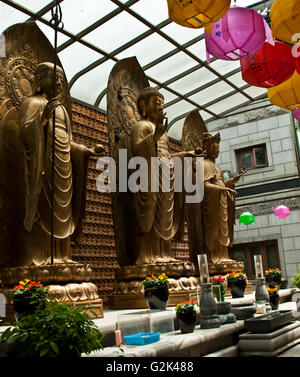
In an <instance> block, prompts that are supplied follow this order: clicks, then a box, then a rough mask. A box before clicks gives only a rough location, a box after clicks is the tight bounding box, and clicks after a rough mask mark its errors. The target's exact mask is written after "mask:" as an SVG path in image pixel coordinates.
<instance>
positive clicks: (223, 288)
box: [212, 276, 226, 301]
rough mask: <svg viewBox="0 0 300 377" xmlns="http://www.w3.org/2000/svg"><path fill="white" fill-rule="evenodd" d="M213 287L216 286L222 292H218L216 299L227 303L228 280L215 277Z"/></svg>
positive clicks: (222, 277)
mask: <svg viewBox="0 0 300 377" xmlns="http://www.w3.org/2000/svg"><path fill="white" fill-rule="evenodd" d="M212 286H213V287H212V288H214V286H219V287H220V292H216V298H217V300H218V301H225V293H226V278H225V277H224V276H217V277H214V278H213V280H212Z"/></svg>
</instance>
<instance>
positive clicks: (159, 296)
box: [142, 273, 169, 310]
mask: <svg viewBox="0 0 300 377" xmlns="http://www.w3.org/2000/svg"><path fill="white" fill-rule="evenodd" d="M142 283H143V286H144V296H145V299H146V302H147V305H148V306H149V308H150V309H160V310H165V309H166V307H167V304H168V300H169V280H168V276H167V275H166V274H165V273H162V274H161V275H159V276H155V275H153V274H151V275H149V276H146V278H145V280H143V281H142Z"/></svg>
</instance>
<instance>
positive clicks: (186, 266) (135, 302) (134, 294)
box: [109, 262, 200, 309]
mask: <svg viewBox="0 0 300 377" xmlns="http://www.w3.org/2000/svg"><path fill="white" fill-rule="evenodd" d="M163 272H164V273H166V275H167V276H168V278H169V301H168V306H175V305H177V304H179V303H180V302H182V301H185V300H190V299H191V296H193V297H194V296H196V295H197V288H199V281H198V278H197V277H195V276H193V275H195V274H196V268H195V266H194V264H193V263H189V262H188V263H187V262H170V263H156V264H147V265H146V264H145V265H134V266H125V267H122V268H121V269H120V271H117V273H116V276H117V278H118V282H117V283H116V286H115V289H114V294H113V295H112V296H110V297H109V308H110V309H144V308H147V304H146V301H145V298H144V286H143V284H142V281H143V280H144V279H145V277H146V276H147V275H150V274H153V275H155V276H158V275H161V274H162V273H163ZM199 289H200V288H199Z"/></svg>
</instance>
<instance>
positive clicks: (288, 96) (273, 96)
mask: <svg viewBox="0 0 300 377" xmlns="http://www.w3.org/2000/svg"><path fill="white" fill-rule="evenodd" d="M268 96H269V100H270V102H271V103H272V104H273V105H276V106H278V107H281V108H283V109H286V110H291V111H293V110H296V109H298V108H299V107H300V75H299V73H297V71H295V72H294V74H293V75H292V77H290V78H289V79H288V80H287V81H285V82H283V83H281V84H279V85H277V86H274V87H273V88H269V89H268Z"/></svg>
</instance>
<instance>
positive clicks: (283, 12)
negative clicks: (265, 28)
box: [270, 0, 300, 43]
mask: <svg viewBox="0 0 300 377" xmlns="http://www.w3.org/2000/svg"><path fill="white" fill-rule="evenodd" d="M270 20H271V25H272V32H273V36H274V37H275V38H276V39H280V40H281V41H284V42H288V43H296V42H297V38H295V37H294V35H295V34H297V33H299V32H300V29H299V26H300V1H299V0H275V1H274V3H273V5H272V7H271V10H270Z"/></svg>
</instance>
